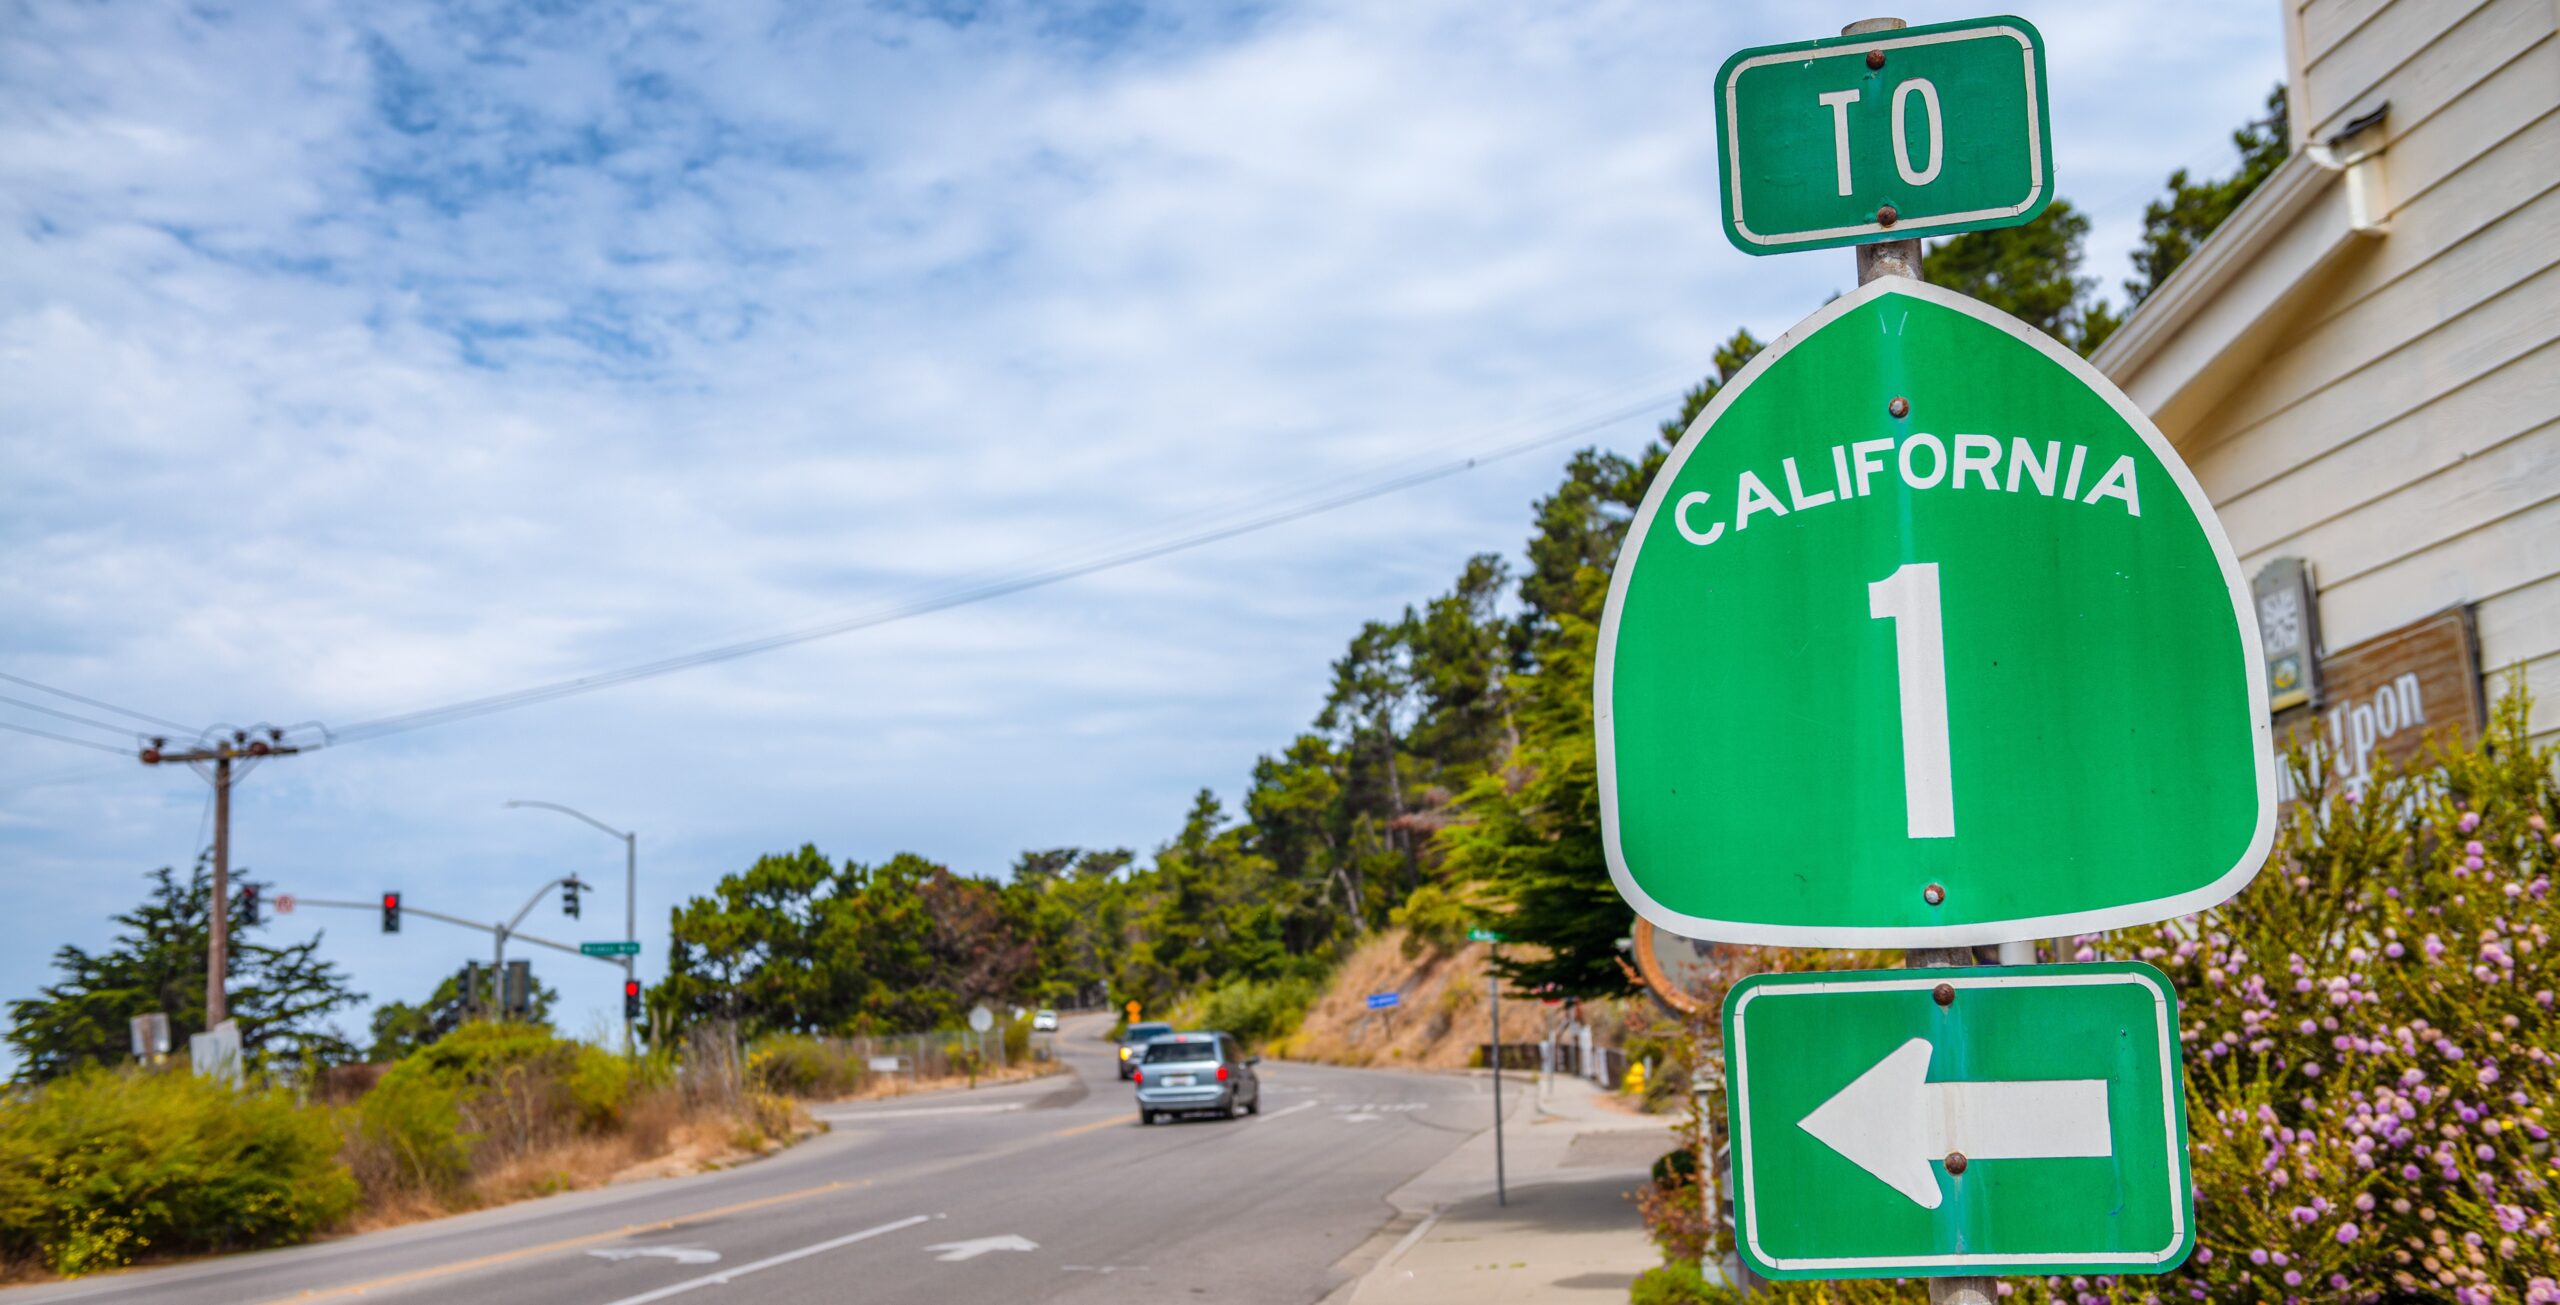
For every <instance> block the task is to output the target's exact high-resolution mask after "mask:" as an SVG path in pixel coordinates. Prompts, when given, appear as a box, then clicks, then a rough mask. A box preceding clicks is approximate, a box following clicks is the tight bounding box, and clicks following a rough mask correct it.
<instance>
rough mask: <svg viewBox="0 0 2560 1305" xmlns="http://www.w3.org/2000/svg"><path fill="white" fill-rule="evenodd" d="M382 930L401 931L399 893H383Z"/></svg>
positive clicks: (386, 931)
mask: <svg viewBox="0 0 2560 1305" xmlns="http://www.w3.org/2000/svg"><path fill="white" fill-rule="evenodd" d="M382 931H383V932H384V933H398V932H400V894H398V893H384V894H383V895H382Z"/></svg>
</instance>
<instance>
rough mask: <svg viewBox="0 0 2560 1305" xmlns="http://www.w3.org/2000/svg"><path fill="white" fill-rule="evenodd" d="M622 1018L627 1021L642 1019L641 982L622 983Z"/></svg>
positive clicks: (627, 980)
mask: <svg viewBox="0 0 2560 1305" xmlns="http://www.w3.org/2000/svg"><path fill="white" fill-rule="evenodd" d="M622 1018H624V1019H626V1020H636V1019H638V1018H640V981H639V980H638V979H624V980H623V981H622Z"/></svg>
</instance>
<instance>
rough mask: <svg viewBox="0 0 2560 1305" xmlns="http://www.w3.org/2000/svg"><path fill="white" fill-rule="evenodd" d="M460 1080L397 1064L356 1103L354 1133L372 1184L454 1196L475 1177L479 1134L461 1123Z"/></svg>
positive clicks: (448, 1198)
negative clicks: (474, 1155) (473, 1161)
mask: <svg viewBox="0 0 2560 1305" xmlns="http://www.w3.org/2000/svg"><path fill="white" fill-rule="evenodd" d="M464 1092H465V1088H464V1086H463V1085H462V1084H461V1083H458V1082H455V1081H452V1080H450V1079H443V1078H438V1077H436V1076H434V1075H431V1074H426V1073H409V1074H402V1073H400V1072H399V1071H398V1069H397V1068H395V1069H394V1070H393V1071H392V1072H391V1073H388V1074H385V1075H383V1077H382V1081H381V1082H379V1083H376V1084H375V1085H374V1088H373V1090H372V1091H370V1092H367V1093H365V1095H364V1099H363V1100H362V1101H361V1102H359V1103H357V1106H356V1118H355V1133H356V1137H357V1139H358V1141H359V1142H360V1143H361V1144H362V1145H363V1147H364V1148H366V1149H367V1154H366V1155H365V1156H364V1159H365V1160H366V1161H368V1162H369V1164H370V1171H371V1172H373V1173H374V1174H375V1175H376V1178H375V1180H374V1181H373V1185H374V1186H376V1187H380V1188H388V1189H393V1190H403V1189H405V1190H410V1191H418V1192H424V1193H427V1194H429V1195H432V1196H436V1197H439V1198H442V1199H446V1200H451V1199H454V1198H456V1197H458V1196H460V1195H461V1194H462V1191H463V1188H464V1185H465V1184H467V1183H468V1182H469V1181H470V1179H471V1156H472V1149H473V1148H474V1147H475V1146H476V1145H478V1143H479V1141H480V1134H478V1133H475V1132H471V1131H469V1130H468V1129H466V1128H465V1127H464V1126H463V1113H462V1098H463V1094H464Z"/></svg>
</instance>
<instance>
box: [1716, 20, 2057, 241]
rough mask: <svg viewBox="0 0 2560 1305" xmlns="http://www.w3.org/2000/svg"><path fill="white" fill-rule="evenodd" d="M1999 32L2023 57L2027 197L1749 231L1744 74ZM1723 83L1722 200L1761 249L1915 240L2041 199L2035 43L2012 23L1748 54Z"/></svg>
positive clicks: (1736, 229) (1737, 228) (2015, 211)
mask: <svg viewBox="0 0 2560 1305" xmlns="http://www.w3.org/2000/svg"><path fill="white" fill-rule="evenodd" d="M2002 36H2005V37H2008V38H2009V39H2011V40H2013V41H2016V42H2017V43H2018V45H2019V47H2020V53H2021V54H2022V56H2023V57H2024V60H2025V63H2026V79H2027V196H2026V198H2024V199H2021V200H2019V201H2018V202H2017V203H2015V204H2012V205H2008V206H2006V207H1999V208H1977V209H1969V210H1967V211H1965V212H1962V213H1940V214H1936V215H1934V216H1931V217H1926V218H1915V219H1913V220H1911V221H1909V222H1904V221H1901V220H1899V219H1897V220H1896V221H1895V222H1894V224H1893V225H1892V226H1890V227H1888V226H1886V225H1884V224H1883V223H1881V222H1866V223H1861V224H1857V225H1852V226H1845V227H1823V228H1821V229H1819V230H1814V231H1789V232H1785V233H1783V234H1779V235H1768V236H1764V235H1762V234H1760V233H1759V232H1757V231H1754V230H1752V229H1751V224H1750V222H1748V221H1746V220H1745V219H1744V217H1743V212H1742V106H1741V101H1740V100H1739V99H1738V98H1737V93H1738V90H1739V88H1740V85H1741V82H1742V74H1744V73H1746V72H1749V71H1751V70H1752V69H1754V68H1758V67H1761V66H1763V65H1766V64H1774V63H1803V62H1806V61H1807V60H1808V59H1828V58H1831V57H1833V56H1835V55H1855V56H1861V57H1863V56H1864V55H1865V54H1866V53H1867V52H1868V51H1871V50H1873V51H1879V52H1880V51H1884V50H1896V49H1901V48H1903V47H1906V46H1914V45H1939V44H1943V43H1945V42H1948V41H1978V40H1985V39H1991V38H1996V37H2002ZM1723 81H1724V84H1723V85H1722V86H1721V87H1719V88H1718V91H1719V93H1720V98H1722V99H1723V101H1724V124H1725V157H1726V159H1728V160H1729V161H1730V165H1729V166H1728V167H1727V168H1726V169H1725V176H1724V183H1725V186H1726V191H1725V199H1726V201H1727V202H1728V203H1730V204H1731V205H1732V206H1733V209H1732V211H1733V233H1734V234H1735V235H1738V236H1740V237H1742V238H1743V239H1745V240H1748V241H1750V242H1751V243H1752V244H1754V245H1757V246H1760V247H1761V248H1762V249H1765V250H1769V251H1771V252H1776V251H1781V250H1787V249H1794V248H1797V247H1799V246H1803V245H1808V244H1818V243H1820V242H1823V241H1829V240H1838V239H1840V238H1842V237H1844V236H1872V235H1881V234H1883V233H1885V232H1888V231H1889V232H1891V233H1893V235H1894V237H1895V238H1896V239H1904V238H1914V239H1916V238H1918V237H1920V236H1924V235H1928V234H1930V233H1932V232H1936V231H1942V230H1944V229H1946V228H1948V227H1951V226H1957V225H1960V224H1962V223H1966V222H1978V221H1981V220H1983V219H1985V218H2005V217H2016V216H2017V215H2019V214H2020V213H2024V212H2026V211H2027V210H2028V209H2031V208H2034V207H2035V206H2036V204H2037V203H2038V202H2039V201H2040V200H2041V199H2042V198H2043V197H2044V122H2043V120H2042V118H2041V116H2040V115H2039V114H2038V113H2037V111H2036V110H2037V106H2038V103H2039V101H2040V96H2039V94H2038V91H2037V88H2036V43H2035V41H2034V40H2033V39H2032V38H2030V37H2029V36H2028V35H2027V33H2026V32H2025V31H2022V30H2020V29H2019V28H2018V27H2016V26H2013V25H2011V24H2010V23H2007V22H1996V23H1991V24H1988V25H1986V26H1981V27H1964V28H1956V29H1952V30H1945V31H1936V32H1925V33H1922V34H1920V35H1917V36H1890V37H1880V38H1879V39H1876V40H1873V41H1859V42H1856V43H1853V44H1846V45H1836V46H1828V47H1825V48H1823V49H1820V50H1789V51H1785V52H1782V53H1776V54H1763V55H1755V56H1753V57H1752V58H1749V59H1744V60H1742V61H1741V62H1739V63H1736V64H1734V65H1733V66H1732V67H1731V68H1728V69H1726V70H1725V73H1724V78H1723Z"/></svg>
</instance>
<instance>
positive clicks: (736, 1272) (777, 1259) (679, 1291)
mask: <svg viewBox="0 0 2560 1305" xmlns="http://www.w3.org/2000/svg"><path fill="white" fill-rule="evenodd" d="M929 1219H930V1216H927V1215H921V1214H919V1215H912V1216H910V1217H908V1218H904V1219H900V1220H899V1221H897V1222H896V1223H884V1224H882V1225H880V1226H879V1227H877V1228H865V1229H863V1230H862V1231H860V1232H858V1233H846V1234H845V1235H844V1236H842V1237H837V1238H833V1239H830V1240H828V1241H823V1242H820V1243H818V1244H817V1245H815V1246H803V1247H801V1248H800V1249H799V1250H796V1251H784V1252H783V1253H782V1254H780V1255H770V1256H767V1257H765V1258H764V1259H761V1260H757V1261H756V1262H754V1263H753V1264H741V1265H739V1266H738V1267H736V1268H734V1269H723V1270H721V1271H720V1272H718V1273H709V1274H704V1275H703V1276H701V1277H699V1278H689V1279H687V1280H685V1281H683V1282H679V1283H675V1284H672V1285H670V1286H665V1287H660V1288H659V1289H657V1290H656V1291H644V1292H642V1293H640V1294H639V1295H637V1296H625V1297H623V1298H622V1299H620V1300H618V1301H615V1302H613V1305H645V1303H646V1302H648V1301H653V1300H665V1299H666V1298H667V1297H669V1296H681V1295H683V1294H684V1293H686V1292H689V1291H691V1290H693V1289H694V1288H696V1287H714V1286H726V1285H728V1284H729V1283H731V1282H733V1281H735V1280H737V1279H739V1278H743V1277H745V1276H747V1275H748V1274H750V1273H754V1272H757V1271H758V1270H762V1269H770V1268H772V1267H773V1266H775V1265H777V1264H789V1263H790V1262H792V1261H793V1260H799V1259H806V1258H808V1257H809V1256H812V1255H817V1254H820V1253H822V1252H826V1251H832V1250H834V1249H835V1248H837V1247H839V1246H851V1245H852V1244H854V1243H855V1242H858V1241H863V1240H865V1239H867V1238H872V1237H877V1236H879V1235H880V1234H882V1233H893V1232H896V1231H898V1230H899V1229H901V1228H913V1227H915V1226H916V1225H917V1224H920V1223H925V1222H928V1221H929Z"/></svg>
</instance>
